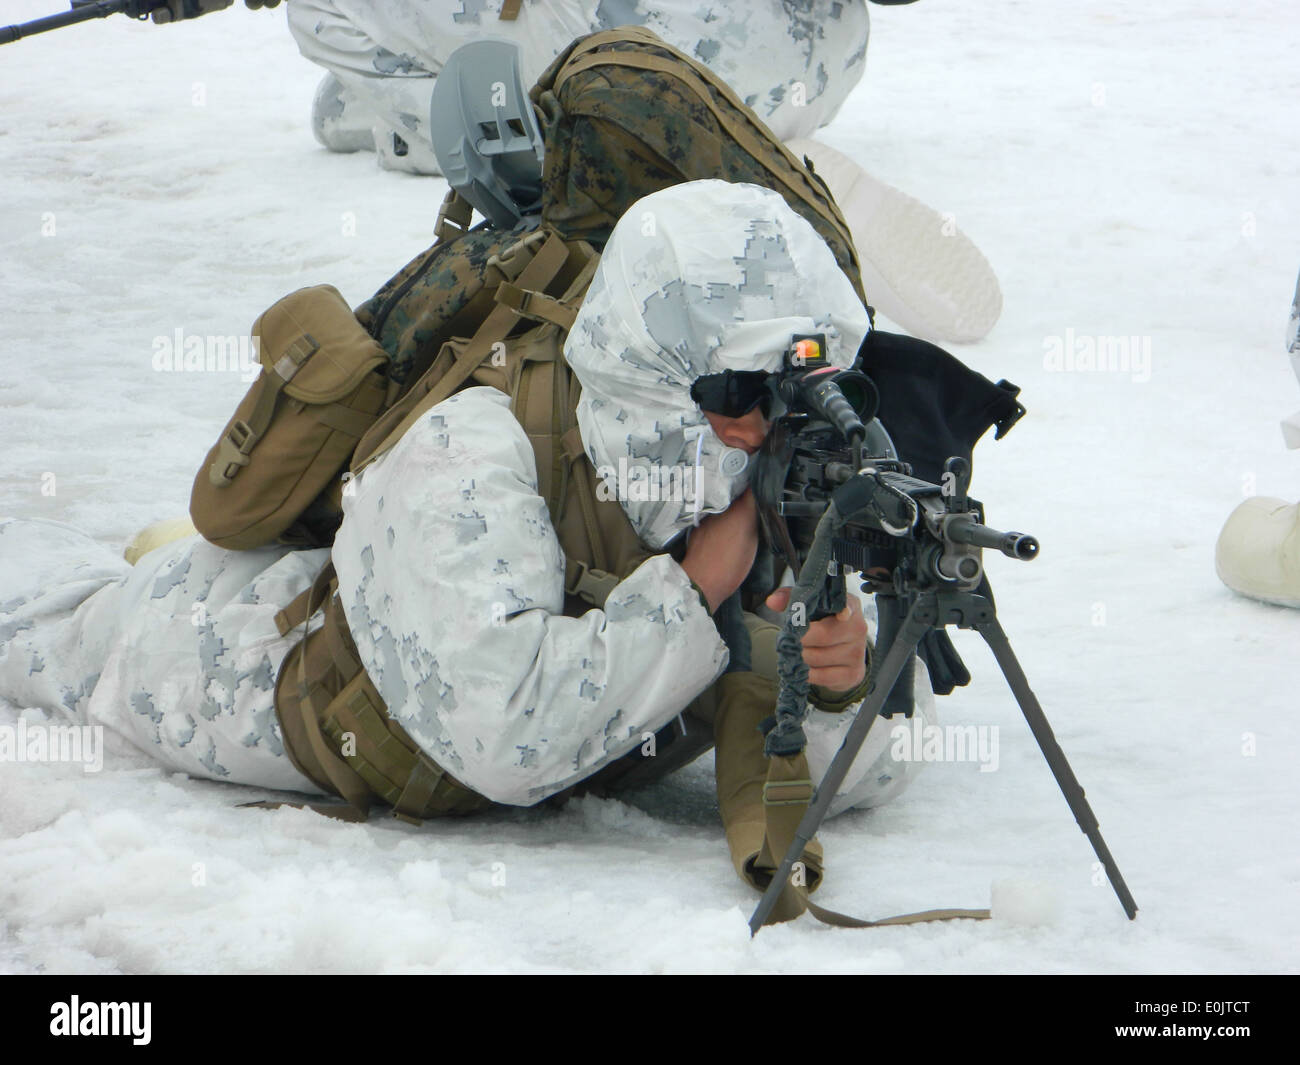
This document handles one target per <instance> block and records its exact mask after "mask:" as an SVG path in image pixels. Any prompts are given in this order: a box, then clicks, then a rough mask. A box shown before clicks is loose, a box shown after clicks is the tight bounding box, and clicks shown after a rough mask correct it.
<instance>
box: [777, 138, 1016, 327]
mask: <svg viewBox="0 0 1300 1065" xmlns="http://www.w3.org/2000/svg"><path fill="white" fill-rule="evenodd" d="M787 147H788V148H789V149H790V150H791V151H792V152H794V154H795V156H796V157H800V158H802V157H805V156H806V157H807V158H808V159H810V160H811V161H812V164H813V168H814V169H815V170H816V172H817V175H818V176H819V177H820V178H821V179H822V180H823V181H825V182H826V184H827V185H828V186H829V187H830V190H831V195H832V196H834V197H835V202H836V203H838V204H839V207H840V210H841V211H843V212H844V220H845V221H846V222H847V223H848V225H849V230H850V232H851V233H852V234H853V243H854V244H855V245H856V246H857V249H858V258H859V259H860V261H861V266H862V287H863V289H864V290H865V291H866V293H867V300H868V301H869V302H870V303H871V304H872V306H874V307H875V308H876V309H877V310H879V311H880V312H881V314H883V315H885V316H886V317H887V318H889V319H891V320H892V321H895V322H897V323H898V324H899V325H900V326H902V327H903V329H905V330H906V331H907V332H909V333H911V334H912V335H914V336H918V337H921V338H923V339H925V340H938V341H950V342H953V343H958V344H968V343H972V342H974V341H976V340H980V339H982V338H983V337H984V336H985V335H986V334H987V333H988V331H989V330H990V329H992V328H993V326H994V325H995V324H996V323H997V320H998V316H999V315H1000V314H1001V313H1002V289H1001V287H1000V286H999V285H998V279H997V275H996V274H994V273H993V268H992V267H991V266H990V265H989V262H988V260H987V259H985V258H984V256H983V255H982V254H981V253H980V250H979V248H977V247H976V246H975V245H974V243H973V242H972V241H971V240H970V238H969V237H967V236H966V235H965V234H964V233H962V232H961V231H960V230H959V229H957V228H956V226H955V225H953V224H952V222H951V220H950V219H947V218H945V217H944V216H943V215H941V214H940V213H939V212H938V211H936V210H935V209H934V208H933V207H927V206H926V205H925V204H923V203H922V202H921V201H920V200H918V199H915V198H914V197H912V196H909V195H907V193H905V192H902V191H900V190H899V189H896V188H894V187H893V186H892V185H886V184H885V183H884V182H883V181H878V180H877V179H876V178H874V177H872V176H871V175H870V174H868V173H867V172H866V171H865V170H863V169H862V167H860V166H858V164H857V163H855V162H854V161H853V160H852V159H850V158H848V156H846V155H843V154H841V153H840V152H837V151H836V150H835V149H834V148H830V147H827V146H826V145H825V144H822V143H821V142H819V141H814V140H793V141H790V142H789V143H788V144H787Z"/></svg>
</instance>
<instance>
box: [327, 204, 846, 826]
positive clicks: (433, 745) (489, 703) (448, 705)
mask: <svg viewBox="0 0 1300 1065" xmlns="http://www.w3.org/2000/svg"><path fill="white" fill-rule="evenodd" d="M867 328H868V321H867V316H866V311H865V310H864V308H863V307H862V304H861V302H860V301H859V300H858V299H857V297H856V296H855V295H854V292H853V289H852V287H851V285H850V284H849V282H848V280H847V279H846V278H845V277H844V275H843V273H842V272H841V271H840V269H839V267H838V266H837V265H836V263H835V259H834V257H833V256H832V254H831V252H830V250H829V248H827V246H826V245H825V243H824V242H823V241H821V239H820V238H818V236H817V235H816V233H815V232H814V231H813V229H812V227H811V226H810V225H809V224H808V223H807V222H805V221H804V220H803V219H802V218H800V217H799V216H798V215H797V214H795V213H794V212H793V211H792V210H791V209H790V208H789V207H788V206H787V205H786V204H785V202H784V200H782V199H781V197H780V196H778V195H777V194H775V193H772V192H769V191H767V190H765V189H761V188H758V187H757V186H751V185H729V184H727V183H725V182H721V181H701V182H692V183H690V184H684V185H678V186H675V187H673V188H671V189H667V190H665V191H663V192H660V193H656V194H654V195H652V196H648V197H646V198H645V199H643V200H641V201H639V202H638V203H637V204H635V205H633V207H632V208H631V210H629V211H628V212H627V214H626V215H625V216H624V218H623V220H622V221H620V223H619V225H618V226H617V227H616V228H615V229H614V232H613V235H612V237H611V239H610V241H609V244H608V246H607V248H606V250H605V254H604V256H603V258H602V261H601V265H600V268H599V271H598V273H597V275H596V277H595V279H594V281H593V283H592V286H591V289H590V291H589V294H588V296H587V298H586V300H585V301H584V303H583V306H582V309H581V311H580V312H579V315H578V320H577V322H576V323H575V325H574V327H573V329H572V331H571V332H570V335H569V339H568V343H567V345H566V349H565V355H566V358H567V359H568V361H569V363H570V365H571V366H572V367H573V369H574V371H575V372H576V373H577V375H578V377H579V379H580V380H581V382H582V386H583V397H582V400H581V402H580V405H579V408H578V419H579V425H580V427H581V431H582V435H583V439H584V441H585V444H586V448H587V451H588V454H589V456H590V458H591V460H592V462H593V463H594V464H595V465H596V467H597V469H598V470H600V469H601V468H602V467H603V468H606V469H609V468H610V467H615V466H617V464H618V460H619V459H620V458H623V459H624V460H625V465H626V463H627V462H629V461H630V462H631V463H634V464H638V465H641V466H644V467H656V466H657V467H660V468H662V467H665V466H683V465H684V466H686V467H688V468H690V469H691V470H692V473H693V476H691V477H690V478H687V481H688V483H689V485H690V486H691V487H692V488H694V487H695V486H697V485H698V486H699V488H700V489H701V491H700V494H699V495H698V496H696V497H695V498H698V499H699V501H700V506H699V507H698V508H697V507H696V505H695V499H694V498H682V496H683V495H694V492H691V493H679V494H678V497H677V498H674V499H672V500H668V501H656V502H640V501H638V502H633V501H631V500H627V499H622V500H621V502H622V503H623V506H624V509H625V510H626V512H627V514H628V516H629V518H630V519H631V521H632V523H633V525H634V527H635V528H636V530H637V532H638V534H639V535H640V537H641V539H642V541H643V542H645V543H647V544H648V545H649V546H652V547H661V546H663V545H664V544H666V543H668V542H669V541H671V540H672V539H673V538H674V537H675V536H676V535H677V534H678V533H680V532H682V531H683V530H685V529H687V528H688V527H690V526H691V525H692V524H693V523H695V522H696V521H697V520H698V519H699V518H701V517H703V516H704V515H706V514H711V513H717V512H720V511H722V510H725V509H726V507H727V506H728V505H729V504H730V503H731V501H732V499H734V498H735V497H736V496H737V495H739V494H740V492H742V491H743V490H744V488H745V486H746V483H747V475H748V470H747V469H746V468H744V467H745V466H746V462H745V461H743V460H746V459H747V456H745V454H744V452H735V451H734V449H731V448H727V447H725V445H723V444H722V442H721V441H720V440H719V439H718V437H717V436H716V435H715V434H714V432H713V430H712V429H711V428H710V427H709V424H708V421H707V419H706V418H705V417H704V414H703V413H702V412H701V410H700V408H699V407H698V406H697V405H696V403H695V402H694V401H693V400H692V399H691V398H690V387H691V385H692V383H693V382H694V381H695V379H696V378H697V377H699V376H701V375H702V374H706V373H717V372H720V371H721V370H723V369H725V368H728V367H731V368H734V369H751V370H754V369H757V370H772V369H775V368H777V367H778V366H779V365H780V361H781V358H782V355H783V353H784V352H785V350H786V349H787V348H788V347H789V345H790V338H791V335H792V334H793V333H814V332H816V333H825V334H826V335H827V338H828V343H829V353H828V354H829V357H830V359H831V360H832V361H833V362H835V363H836V364H837V365H841V366H847V365H849V363H850V362H851V361H852V359H853V357H854V355H855V354H856V352H857V349H858V345H859V344H860V343H861V341H862V338H863V337H864V335H865V334H866V330H867ZM736 455H739V457H740V459H741V460H742V461H741V462H740V463H739V466H740V468H739V469H738V470H737V469H736V465H737V464H736V463H735V462H734V459H735V457H736ZM729 459H730V460H733V461H729ZM353 485H354V487H353V489H352V490H351V492H350V494H349V496H348V497H347V498H345V499H344V512H345V517H344V521H343V525H342V527H341V528H340V530H339V533H338V536H337V538H336V540H335V544H334V551H333V559H334V565H335V568H336V569H337V571H338V575H339V589H340V593H341V595H342V602H343V606H344V609H345V611H346V614H347V620H348V626H349V628H350V629H351V631H352V634H353V637H354V638H355V640H356V642H357V647H358V650H359V652H360V655H361V658H362V661H363V662H364V663H365V666H366V669H367V671H368V673H369V674H370V677H371V679H372V680H373V681H374V683H375V686H376V687H377V688H378V689H379V693H380V695H382V696H383V698H384V701H385V703H386V704H387V705H388V708H389V711H390V712H391V713H392V714H393V716H394V717H395V718H396V719H397V720H398V721H399V722H400V723H401V724H402V726H403V727H404V728H405V729H406V730H407V731H408V732H409V733H410V734H411V736H412V737H413V738H414V739H415V740H416V742H417V743H419V744H420V746H421V747H423V748H424V749H425V750H426V751H427V752H428V753H429V754H430V755H431V756H432V757H433V758H434V759H435V760H436V761H437V762H438V763H439V764H440V765H442V766H443V767H444V768H446V769H447V770H449V771H450V772H452V773H453V774H454V775H455V776H456V777H458V778H459V779H460V780H462V781H463V782H464V783H466V784H468V785H469V786H470V787H472V788H474V789H475V790H476V791H479V792H481V793H482V794H484V795H486V796H488V797H489V798H491V799H494V800H496V801H498V802H503V803H514V804H521V805H526V804H531V803H534V802H537V801H539V800H540V799H542V798H545V797H546V796H547V795H550V794H552V793H554V792H557V791H560V790H561V789H563V788H564V787H566V786H568V785H570V784H572V783H574V782H576V781H578V780H581V779H582V778H584V777H586V776H589V775H590V774H591V773H593V772H595V771H596V770H598V769H600V768H601V767H602V766H603V765H605V764H607V763H608V762H610V761H611V760H612V759H614V758H617V757H619V756H620V755H623V754H625V753H627V752H629V751H630V750H631V749H632V748H633V747H635V746H637V745H639V744H640V743H642V742H643V741H644V737H645V734H646V733H647V732H653V731H654V730H656V729H658V728H660V727H662V726H663V725H665V724H667V723H668V721H670V720H671V719H672V718H673V717H674V716H675V715H676V714H678V713H679V712H680V711H681V710H682V709H683V708H684V707H685V706H686V704H687V703H688V702H690V701H691V699H693V698H694V697H695V696H696V695H698V694H699V693H700V692H701V691H703V690H704V689H705V688H706V687H707V686H708V685H709V684H711V683H712V682H713V681H714V679H716V677H717V676H718V675H719V674H720V673H721V672H722V670H723V669H724V667H725V666H726V663H727V651H726V647H725V645H724V644H723V642H722V640H721V639H720V638H719V636H718V633H717V631H716V629H715V627H714V625H713V621H712V619H711V618H710V616H709V614H708V611H707V610H706V608H705V607H704V605H703V604H702V603H701V601H700V598H699V596H698V595H697V594H696V592H695V591H694V590H693V589H692V587H691V584H690V582H689V580H688V578H687V576H686V574H685V572H684V571H683V570H682V569H681V567H680V566H679V565H678V564H677V563H676V562H674V561H673V560H672V559H671V558H670V557H668V556H667V555H657V556H655V557H653V558H651V559H650V560H648V561H646V562H645V563H644V564H643V565H642V566H641V567H640V568H639V569H637V570H636V571H635V572H634V573H633V574H631V575H630V576H629V577H627V578H626V579H625V580H623V581H622V582H621V583H620V584H619V585H618V586H617V587H616V588H615V589H614V591H613V593H612V594H611V595H610V597H609V600H608V601H607V602H606V604H605V607H604V609H603V610H595V609H593V610H590V611H588V612H587V613H586V614H584V615H583V616H582V617H579V618H571V617H565V616H563V614H562V611H563V607H564V556H563V553H562V552H561V549H560V545H559V542H558V540H557V539H556V535H555V531H554V529H553V528H552V526H551V523H550V519H549V517H548V514H547V510H546V504H545V502H544V501H543V499H542V498H541V496H540V495H538V487H537V471H536V468H535V465H534V459H533V450H532V448H531V447H530V445H529V443H528V440H527V437H526V436H525V434H524V431H523V429H522V427H521V426H520V425H519V423H518V422H517V421H515V419H514V417H513V416H512V415H511V413H510V411H509V403H508V399H507V397H506V396H505V395H503V394H502V393H499V392H497V391H495V390H494V389H490V388H473V389H469V390H467V391H464V392H462V393H459V394H457V395H456V396H453V397H452V398H451V399H449V400H447V401H445V402H443V403H441V404H439V405H438V406H437V407H435V408H433V409H432V410H431V411H430V412H428V413H427V414H426V415H425V416H424V417H423V418H421V419H420V420H419V421H418V422H416V424H415V425H413V426H412V428H411V429H410V430H408V431H407V433H406V434H405V435H404V436H403V437H402V439H401V440H400V441H399V442H398V444H397V445H396V446H395V447H394V448H393V450H392V451H391V452H389V453H388V454H387V455H386V456H384V457H383V458H382V459H381V460H380V461H378V462H376V463H374V464H373V465H371V466H370V467H369V468H367V469H366V470H365V471H364V472H363V473H362V474H361V475H360V476H359V477H358V478H356V479H355V480H354V482H353Z"/></svg>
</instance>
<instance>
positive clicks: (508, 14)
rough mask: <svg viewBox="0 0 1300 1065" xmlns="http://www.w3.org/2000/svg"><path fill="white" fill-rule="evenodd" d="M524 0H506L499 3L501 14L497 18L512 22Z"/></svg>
mask: <svg viewBox="0 0 1300 1065" xmlns="http://www.w3.org/2000/svg"><path fill="white" fill-rule="evenodd" d="M523 2H524V0H506V2H505V3H504V4H502V5H501V14H499V15H498V16H497V19H498V20H499V21H501V22H513V21H514V20H515V19H517V18H518V17H519V8H520V7H521V6H522V5H523Z"/></svg>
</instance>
